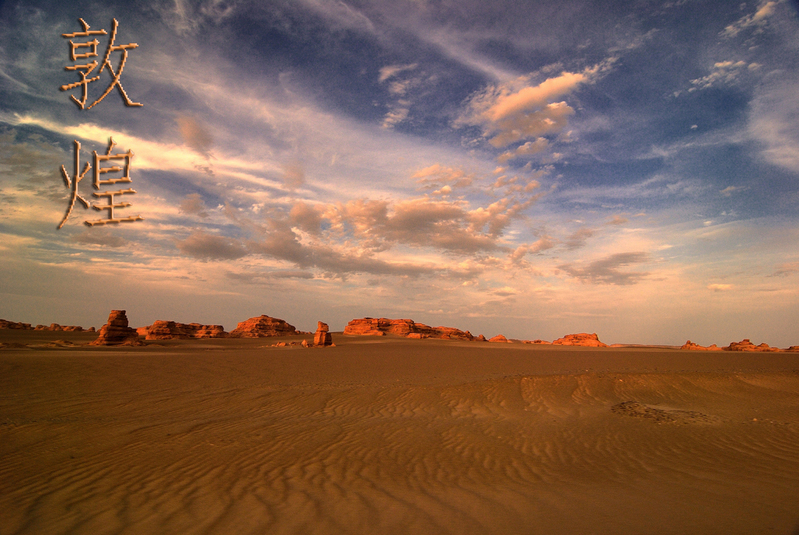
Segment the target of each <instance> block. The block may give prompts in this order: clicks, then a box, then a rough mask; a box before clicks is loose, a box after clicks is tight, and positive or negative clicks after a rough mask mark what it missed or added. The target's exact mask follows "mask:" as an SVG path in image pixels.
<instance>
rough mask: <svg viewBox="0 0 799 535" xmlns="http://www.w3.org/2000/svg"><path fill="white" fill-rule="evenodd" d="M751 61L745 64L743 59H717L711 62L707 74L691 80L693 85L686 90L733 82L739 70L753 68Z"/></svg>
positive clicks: (690, 90) (739, 72) (738, 74)
mask: <svg viewBox="0 0 799 535" xmlns="http://www.w3.org/2000/svg"><path fill="white" fill-rule="evenodd" d="M753 65H757V64H756V63H752V64H749V65H747V64H746V62H745V61H735V62H733V61H719V62H716V63H714V64H713V70H712V72H711V73H710V74H708V75H707V76H703V77H702V78H697V79H695V80H691V84H693V86H694V87H692V88H690V89H689V90H688V92H689V93H690V92H693V91H697V90H700V89H707V88H709V87H713V86H714V85H719V84H722V83H723V84H731V83H733V82H735V81H736V80H737V79H738V77H739V76H740V74H741V72H744V70H745V69H746V70H747V71H749V70H753V69H754V68H753V67H752V66H753Z"/></svg>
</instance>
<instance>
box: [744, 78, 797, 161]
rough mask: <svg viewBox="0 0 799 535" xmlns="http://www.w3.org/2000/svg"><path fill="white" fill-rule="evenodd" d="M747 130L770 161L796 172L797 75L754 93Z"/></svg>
mask: <svg viewBox="0 0 799 535" xmlns="http://www.w3.org/2000/svg"><path fill="white" fill-rule="evenodd" d="M749 134H750V136H751V137H752V138H754V139H755V140H756V141H757V142H758V143H759V144H760V145H761V146H762V155H763V157H764V158H765V159H766V160H767V161H768V162H769V163H772V164H774V165H777V166H779V167H783V168H785V169H788V170H789V171H791V172H794V173H796V172H799V79H796V78H795V77H794V78H793V79H787V80H784V81H782V82H780V83H779V84H777V85H774V86H771V87H768V88H767V89H765V90H763V91H762V92H761V93H759V94H757V95H756V97H755V99H754V100H753V102H752V105H751V106H750V114H749Z"/></svg>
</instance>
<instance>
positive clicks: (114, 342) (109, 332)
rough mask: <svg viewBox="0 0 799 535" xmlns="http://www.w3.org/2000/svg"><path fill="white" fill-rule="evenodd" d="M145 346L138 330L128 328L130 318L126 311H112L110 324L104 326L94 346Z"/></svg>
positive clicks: (109, 318) (109, 319)
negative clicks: (140, 339)
mask: <svg viewBox="0 0 799 535" xmlns="http://www.w3.org/2000/svg"><path fill="white" fill-rule="evenodd" d="M123 344H124V345H143V342H140V341H139V333H137V332H136V329H131V328H130V327H128V317H127V315H126V314H125V311H124V310H112V311H111V314H109V316H108V323H106V324H105V325H103V328H102V329H100V333H99V335H98V336H97V340H95V341H94V342H92V343H91V344H90V345H93V346H118V345H123Z"/></svg>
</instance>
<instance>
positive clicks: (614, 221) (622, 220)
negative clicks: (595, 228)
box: [605, 215, 629, 225]
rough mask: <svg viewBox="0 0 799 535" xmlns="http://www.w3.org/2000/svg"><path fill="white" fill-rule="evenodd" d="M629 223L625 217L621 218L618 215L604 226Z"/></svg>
mask: <svg viewBox="0 0 799 535" xmlns="http://www.w3.org/2000/svg"><path fill="white" fill-rule="evenodd" d="M627 222H629V219H627V218H626V217H622V216H620V215H614V216H613V218H611V220H610V221H608V222H607V223H605V224H606V225H624V224H625V223H627Z"/></svg>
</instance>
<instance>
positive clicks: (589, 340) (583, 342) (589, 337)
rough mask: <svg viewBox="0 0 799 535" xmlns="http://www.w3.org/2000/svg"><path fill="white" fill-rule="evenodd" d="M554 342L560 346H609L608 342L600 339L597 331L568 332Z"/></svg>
mask: <svg viewBox="0 0 799 535" xmlns="http://www.w3.org/2000/svg"><path fill="white" fill-rule="evenodd" d="M552 344H553V345H558V346H583V347H608V346H607V344H603V343H602V342H600V341H599V337H598V336H597V335H596V333H592V334H589V333H578V334H567V335H566V336H564V337H563V338H558V339H557V340H555V341H554V342H552Z"/></svg>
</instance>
